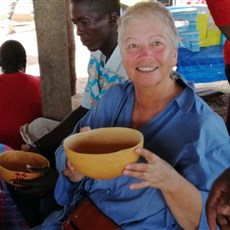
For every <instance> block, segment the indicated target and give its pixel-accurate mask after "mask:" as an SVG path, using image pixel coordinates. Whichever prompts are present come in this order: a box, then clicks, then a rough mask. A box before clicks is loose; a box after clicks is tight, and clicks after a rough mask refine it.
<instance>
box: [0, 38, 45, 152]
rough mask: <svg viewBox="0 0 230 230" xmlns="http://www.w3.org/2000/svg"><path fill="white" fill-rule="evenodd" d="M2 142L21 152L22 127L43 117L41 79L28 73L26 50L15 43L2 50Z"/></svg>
mask: <svg viewBox="0 0 230 230" xmlns="http://www.w3.org/2000/svg"><path fill="white" fill-rule="evenodd" d="M0 66H1V68H2V74H0V108H1V113H0V121H1V124H0V143H4V144H6V145H8V146H10V147H11V148H13V149H17V150H21V145H22V144H23V143H24V141H23V139H22V137H21V135H20V131H19V128H20V126H21V125H23V124H25V123H27V122H31V121H32V120H34V119H35V118H37V117H40V116H42V103H41V89H40V78H39V77H38V76H37V77H35V76H32V75H29V74H26V73H25V71H26V51H25V49H24V47H23V46H22V44H21V43H20V42H18V41H15V40H8V41H5V42H4V43H3V44H2V45H1V47H0Z"/></svg>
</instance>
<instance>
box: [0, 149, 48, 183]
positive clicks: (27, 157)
mask: <svg viewBox="0 0 230 230" xmlns="http://www.w3.org/2000/svg"><path fill="white" fill-rule="evenodd" d="M26 165H30V166H32V167H38V168H42V167H49V166H50V163H49V161H48V160H47V159H46V158H45V157H44V156H42V155H41V154H38V153H32V152H24V151H17V150H9V151H6V152H3V153H1V154H0V177H1V178H2V179H3V180H4V181H6V182H7V183H9V184H10V183H11V181H14V180H16V179H24V180H31V179H35V178H37V177H39V176H41V173H37V172H36V173H34V172H28V170H27V168H26ZM15 186H17V185H15Z"/></svg>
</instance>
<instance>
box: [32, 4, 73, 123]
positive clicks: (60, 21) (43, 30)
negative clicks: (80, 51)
mask: <svg viewBox="0 0 230 230" xmlns="http://www.w3.org/2000/svg"><path fill="white" fill-rule="evenodd" d="M66 1H68V0H58V1H54V0H46V1H41V0H34V1H33V3H34V20H35V26H36V34H37V44H38V60H39V66H40V73H41V87H42V106H43V115H44V117H47V118H51V119H55V120H61V119H62V118H64V117H65V116H66V115H67V114H68V113H69V112H70V111H71V110H72V107H71V95H72V93H71V74H70V72H71V71H70V66H71V64H70V63H71V62H70V57H71V55H70V53H69V52H70V49H69V40H70V37H69V36H68V30H69V29H70V28H68V27H69V26H68V19H67V17H69V8H67V4H66Z"/></svg>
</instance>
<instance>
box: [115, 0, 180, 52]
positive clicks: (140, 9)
mask: <svg viewBox="0 0 230 230" xmlns="http://www.w3.org/2000/svg"><path fill="white" fill-rule="evenodd" d="M144 15H152V16H154V17H155V16H156V17H158V18H159V19H160V20H161V21H162V22H163V23H164V24H165V25H166V26H167V28H168V29H169V32H170V33H169V39H170V41H171V43H172V45H173V47H174V48H176V49H177V48H178V44H179V36H178V33H177V29H176V26H175V23H174V19H173V16H172V14H171V12H170V11H169V10H168V9H167V8H166V7H165V6H164V5H163V4H161V3H159V2H139V3H136V4H135V5H133V6H130V7H129V8H128V9H127V11H126V12H125V13H124V14H123V15H122V16H121V17H120V18H119V20H118V45H119V48H120V51H121V53H122V48H123V47H122V46H123V42H122V36H123V32H124V27H125V25H126V24H127V23H128V22H129V21H130V20H132V19H135V18H137V17H143V16H144Z"/></svg>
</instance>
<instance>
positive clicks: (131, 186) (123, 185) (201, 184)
mask: <svg viewBox="0 0 230 230" xmlns="http://www.w3.org/2000/svg"><path fill="white" fill-rule="evenodd" d="M118 33H119V41H118V42H119V46H120V50H121V54H122V58H123V65H124V67H125V68H126V71H127V74H128V76H129V78H130V81H129V82H128V83H122V84H119V85H117V86H114V87H112V88H111V89H109V90H108V91H107V93H106V94H105V96H103V97H102V98H101V100H100V101H99V102H98V103H97V105H96V106H94V107H93V108H92V109H91V110H90V111H89V112H88V113H87V114H86V116H85V117H84V118H83V119H82V120H81V121H80V122H78V124H77V125H76V127H75V129H74V132H73V133H77V132H80V130H81V129H82V128H83V127H91V128H92V129H95V128H99V127H109V126H110V127H111V126H122V127H131V128H134V129H138V130H139V131H141V132H142V133H143V135H144V148H138V149H136V154H138V155H139V156H140V158H139V161H138V162H137V163H134V164H128V165H126V167H125V169H124V171H123V175H122V176H120V177H118V178H115V179H111V180H93V179H91V178H87V177H85V176H84V175H82V174H80V173H79V172H78V171H77V170H75V169H74V168H73V167H72V166H71V165H70V164H69V163H68V162H67V163H66V159H65V153H64V150H63V146H60V147H59V149H58V150H57V152H56V162H57V168H58V169H59V171H60V176H59V179H58V182H57V185H56V190H55V195H56V199H57V201H58V202H59V204H61V205H63V206H65V209H64V211H63V213H62V214H60V215H59V216H58V215H56V214H57V213H56V214H55V215H53V216H50V218H49V219H48V220H47V222H46V223H44V225H43V228H42V229H51V225H52V226H56V228H57V229H58V227H57V226H58V223H57V220H59V221H60V222H59V224H61V221H62V220H63V219H62V218H64V215H65V214H67V213H68V212H67V210H68V209H69V210H71V209H73V208H74V207H75V206H76V205H77V204H78V202H79V201H80V200H81V197H82V196H81V191H84V192H86V193H87V194H88V196H89V197H90V199H91V200H92V201H93V202H94V203H95V205H96V206H97V207H98V208H99V209H100V210H102V211H103V212H104V213H105V214H106V215H107V216H108V217H110V218H111V219H113V220H114V221H115V222H116V223H117V224H118V225H119V226H120V227H121V229H125V230H127V229H131V230H135V229H138V230H141V229H145V230H146V229H149V230H153V229H154V230H161V229H198V228H199V229H205V230H207V229H208V225H207V221H206V217H205V212H204V204H205V201H206V198H207V195H208V192H209V190H210V186H211V184H212V182H213V180H214V179H215V178H216V177H217V175H219V174H220V172H222V171H223V169H224V168H227V167H228V166H229V163H230V155H229V148H230V141H229V135H228V132H227V130H226V127H225V124H224V121H223V120H222V118H221V117H220V116H218V115H217V114H216V113H214V112H213V111H212V110H211V109H210V107H209V106H208V105H207V104H206V103H205V102H204V101H203V100H202V99H201V98H199V97H198V96H196V94H195V89H194V87H193V85H192V83H188V82H186V81H185V80H184V79H183V78H182V77H181V76H180V75H179V74H177V73H175V72H173V70H172V68H173V67H174V66H175V65H176V63H177V55H178V52H177V46H178V36H177V32H176V28H175V25H174V21H173V18H172V16H171V14H170V12H169V11H168V10H167V9H166V8H165V7H164V6H162V5H161V4H159V3H154V2H146V3H138V4H136V5H134V6H132V7H130V8H129V9H128V10H127V12H126V13H125V14H124V15H123V16H122V17H121V18H120V21H119V27H118ZM50 220H51V222H49V221H50ZM86 221H87V220H86ZM54 222H55V224H56V225H55V224H54ZM56 228H52V229H56ZM101 229H103V226H102V227H101Z"/></svg>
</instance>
